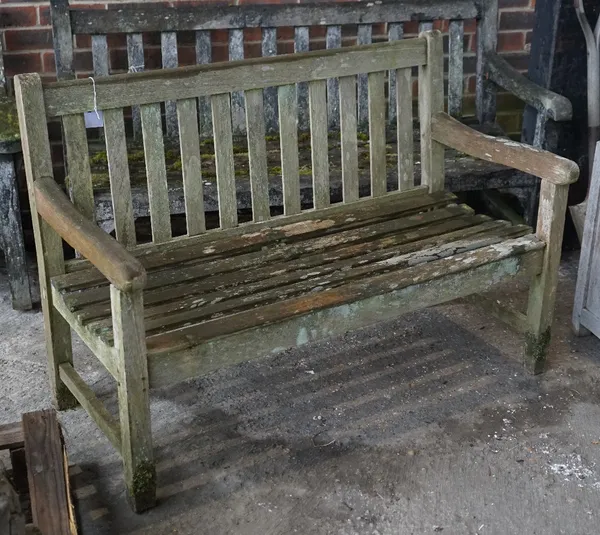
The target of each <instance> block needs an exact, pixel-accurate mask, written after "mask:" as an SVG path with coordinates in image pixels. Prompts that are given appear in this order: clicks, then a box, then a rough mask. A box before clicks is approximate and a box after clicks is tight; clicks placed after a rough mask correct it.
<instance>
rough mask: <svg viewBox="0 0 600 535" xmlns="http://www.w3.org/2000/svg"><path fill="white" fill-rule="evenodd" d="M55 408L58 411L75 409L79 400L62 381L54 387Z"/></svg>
mask: <svg viewBox="0 0 600 535" xmlns="http://www.w3.org/2000/svg"><path fill="white" fill-rule="evenodd" d="M55 404H56V408H57V410H59V411H68V410H71V409H76V408H77V407H78V406H79V402H78V401H77V399H76V398H75V396H74V395H73V394H72V393H71V391H70V390H69V389H68V388H67V386H66V385H65V384H64V383H62V382H61V383H59V384H58V385H57V389H56V399H55Z"/></svg>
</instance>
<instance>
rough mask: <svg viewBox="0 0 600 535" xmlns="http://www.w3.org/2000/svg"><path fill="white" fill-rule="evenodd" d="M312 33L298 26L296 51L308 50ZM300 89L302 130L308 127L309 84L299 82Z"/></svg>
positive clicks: (299, 106) (299, 118)
mask: <svg viewBox="0 0 600 535" xmlns="http://www.w3.org/2000/svg"><path fill="white" fill-rule="evenodd" d="M309 45H310V33H309V30H308V27H307V26H298V27H297V28H295V30H294V52H308V51H309ZM297 91H298V126H299V128H300V130H306V129H307V128H308V85H307V84H306V83H305V82H301V83H299V84H297Z"/></svg>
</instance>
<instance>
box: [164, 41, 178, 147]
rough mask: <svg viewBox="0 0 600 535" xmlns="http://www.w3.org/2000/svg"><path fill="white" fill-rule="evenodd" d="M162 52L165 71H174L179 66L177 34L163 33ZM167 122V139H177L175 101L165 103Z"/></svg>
mask: <svg viewBox="0 0 600 535" xmlns="http://www.w3.org/2000/svg"><path fill="white" fill-rule="evenodd" d="M160 52H161V56H162V66H163V69H174V68H175V67H177V66H178V65H179V59H178V57H177V33H176V32H162V33H161V34H160ZM165 122H166V124H167V137H168V138H169V139H177V134H178V127H177V105H176V103H175V99H172V100H167V101H166V102H165Z"/></svg>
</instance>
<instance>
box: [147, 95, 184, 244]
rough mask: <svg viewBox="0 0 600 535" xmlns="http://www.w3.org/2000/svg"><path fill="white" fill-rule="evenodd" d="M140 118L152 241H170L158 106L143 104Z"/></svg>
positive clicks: (161, 130) (169, 220) (167, 192)
mask: <svg viewBox="0 0 600 535" xmlns="http://www.w3.org/2000/svg"><path fill="white" fill-rule="evenodd" d="M194 111H195V110H194ZM140 115H141V119H142V135H143V138H144V159H145V163H146V179H147V181H148V201H149V203H150V224H151V226H152V241H153V242H156V243H162V242H164V241H167V240H169V239H170V238H171V213H170V211H169V190H168V188H167V169H166V166H165V147H164V143H163V129H162V122H161V117H160V104H144V105H143V106H141V108H140Z"/></svg>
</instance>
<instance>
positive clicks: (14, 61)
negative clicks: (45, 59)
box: [4, 52, 42, 76]
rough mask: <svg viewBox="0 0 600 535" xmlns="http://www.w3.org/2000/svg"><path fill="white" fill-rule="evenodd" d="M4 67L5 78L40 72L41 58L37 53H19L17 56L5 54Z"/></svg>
mask: <svg viewBox="0 0 600 535" xmlns="http://www.w3.org/2000/svg"><path fill="white" fill-rule="evenodd" d="M4 67H5V68H6V75H7V76H14V75H15V74H22V73H26V72H41V71H42V58H41V56H40V53H39V52H21V53H19V54H5V55H4Z"/></svg>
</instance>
